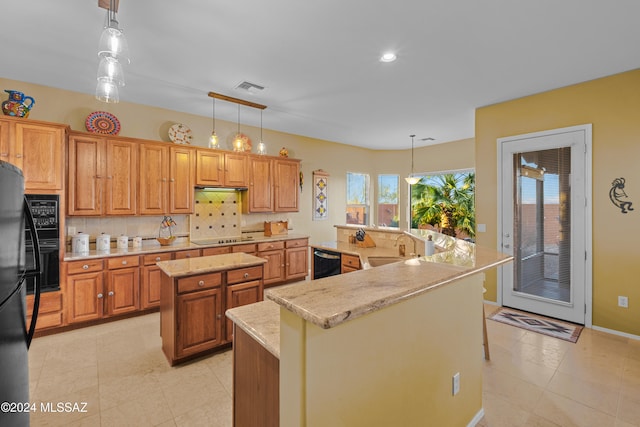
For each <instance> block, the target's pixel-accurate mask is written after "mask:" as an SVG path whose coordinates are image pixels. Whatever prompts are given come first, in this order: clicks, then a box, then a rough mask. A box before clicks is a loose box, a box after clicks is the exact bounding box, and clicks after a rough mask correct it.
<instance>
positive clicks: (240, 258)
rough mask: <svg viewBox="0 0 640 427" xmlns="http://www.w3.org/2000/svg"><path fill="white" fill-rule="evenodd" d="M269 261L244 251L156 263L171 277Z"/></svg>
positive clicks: (250, 265) (249, 265)
mask: <svg viewBox="0 0 640 427" xmlns="http://www.w3.org/2000/svg"><path fill="white" fill-rule="evenodd" d="M265 262H267V260H266V259H264V258H259V257H257V256H253V255H249V254H246V253H244V252H236V253H231V254H222V255H210V256H202V257H194V258H185V259H176V260H173V261H160V262H158V263H156V265H157V266H158V267H160V270H162V271H163V272H164V273H165V274H166V275H167V276H169V277H178V278H179V277H185V276H193V275H196V274H205V273H213V272H216V271H225V270H231V269H235V268H242V267H252V266H255V265H261V264H264V263H265Z"/></svg>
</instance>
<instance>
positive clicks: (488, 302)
mask: <svg viewBox="0 0 640 427" xmlns="http://www.w3.org/2000/svg"><path fill="white" fill-rule="evenodd" d="M482 302H484V303H485V304H488V305H495V306H496V307H499V306H500V304H498V303H497V302H495V301H489V300H486V299H485V300H483V301H482Z"/></svg>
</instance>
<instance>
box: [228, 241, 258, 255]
mask: <svg viewBox="0 0 640 427" xmlns="http://www.w3.org/2000/svg"><path fill="white" fill-rule="evenodd" d="M231 252H234V253H235V252H245V253H248V254H251V253H254V252H256V244H255V243H249V244H245V245H233V246H232V247H231Z"/></svg>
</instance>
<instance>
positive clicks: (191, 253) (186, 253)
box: [174, 249, 202, 259]
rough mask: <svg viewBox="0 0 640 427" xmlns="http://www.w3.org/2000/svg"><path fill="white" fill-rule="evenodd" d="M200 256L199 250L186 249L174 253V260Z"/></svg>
mask: <svg viewBox="0 0 640 427" xmlns="http://www.w3.org/2000/svg"><path fill="white" fill-rule="evenodd" d="M201 255H202V253H201V252H200V249H187V250H186V251H176V252H174V259H185V258H195V257H199V256H201Z"/></svg>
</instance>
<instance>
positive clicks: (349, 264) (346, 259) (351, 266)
mask: <svg viewBox="0 0 640 427" xmlns="http://www.w3.org/2000/svg"><path fill="white" fill-rule="evenodd" d="M357 270H360V257H359V256H356V255H349V254H342V262H341V265H340V273H342V274H344V273H350V272H352V271H357Z"/></svg>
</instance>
